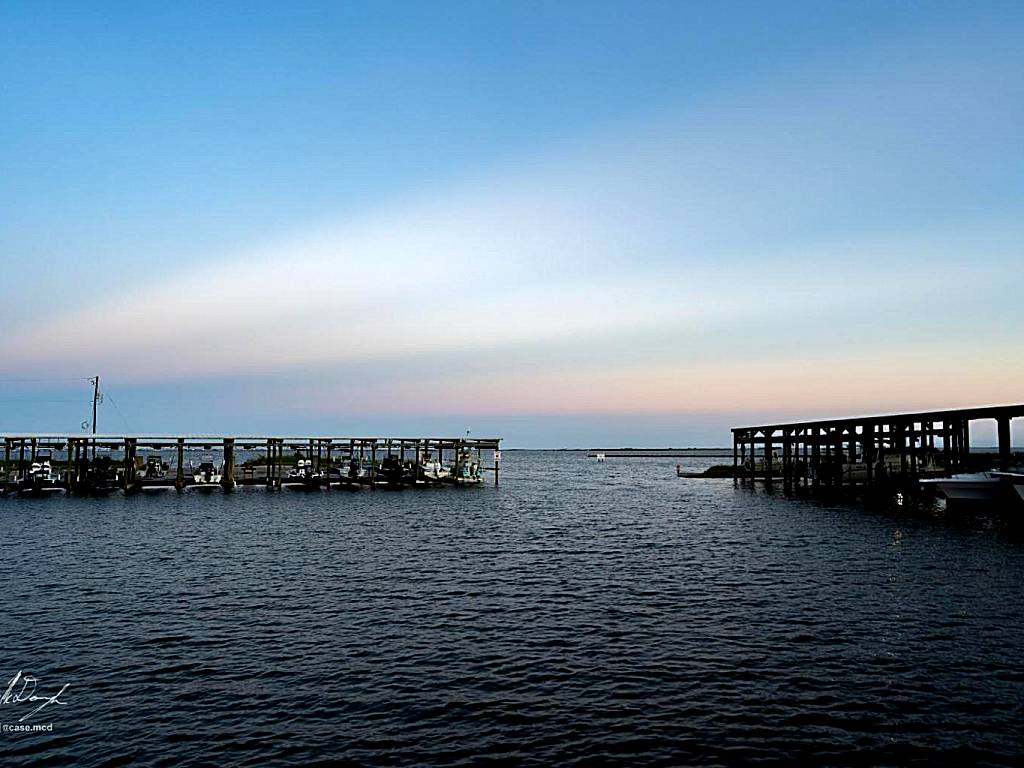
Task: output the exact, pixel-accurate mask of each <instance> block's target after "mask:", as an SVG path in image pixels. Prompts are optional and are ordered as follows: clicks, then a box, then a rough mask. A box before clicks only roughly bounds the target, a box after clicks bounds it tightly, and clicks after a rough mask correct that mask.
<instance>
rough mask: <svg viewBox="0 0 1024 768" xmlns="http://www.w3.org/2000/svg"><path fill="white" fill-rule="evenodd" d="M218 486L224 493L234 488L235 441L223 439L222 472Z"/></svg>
mask: <svg viewBox="0 0 1024 768" xmlns="http://www.w3.org/2000/svg"><path fill="white" fill-rule="evenodd" d="M220 486H221V488H223V489H224V490H225V491H232V490H234V488H235V440H234V438H231V437H225V438H224V471H223V472H221V478H220Z"/></svg>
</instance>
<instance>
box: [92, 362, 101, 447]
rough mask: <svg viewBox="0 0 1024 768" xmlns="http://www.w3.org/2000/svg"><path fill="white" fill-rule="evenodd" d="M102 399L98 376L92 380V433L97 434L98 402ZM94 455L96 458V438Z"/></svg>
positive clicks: (93, 443) (93, 445) (93, 442)
mask: <svg viewBox="0 0 1024 768" xmlns="http://www.w3.org/2000/svg"><path fill="white" fill-rule="evenodd" d="M99 399H100V377H99V376H96V377H94V378H93V380H92V433H93V434H94V435H95V434H96V404H97V403H98V402H99ZM92 457H93V458H94V459H95V458H96V440H95V439H94V440H93V441H92Z"/></svg>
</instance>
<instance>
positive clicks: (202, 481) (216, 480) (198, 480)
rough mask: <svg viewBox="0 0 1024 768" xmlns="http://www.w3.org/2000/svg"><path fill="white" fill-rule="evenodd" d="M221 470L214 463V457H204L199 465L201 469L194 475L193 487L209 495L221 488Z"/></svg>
mask: <svg viewBox="0 0 1024 768" xmlns="http://www.w3.org/2000/svg"><path fill="white" fill-rule="evenodd" d="M221 479H222V477H221V473H220V469H218V468H217V466H216V465H215V464H214V463H213V457H212V456H210V457H204V458H203V460H202V461H201V462H200V463H199V468H198V469H197V470H195V471H194V472H193V474H192V484H191V485H192V487H193V488H195V489H196V490H197V491H203V492H206V493H209V492H210V491H213V490H216V489H217V488H220V484H221Z"/></svg>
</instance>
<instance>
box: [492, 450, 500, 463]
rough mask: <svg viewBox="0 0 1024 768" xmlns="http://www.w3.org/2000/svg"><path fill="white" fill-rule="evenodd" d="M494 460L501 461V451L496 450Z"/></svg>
mask: <svg viewBox="0 0 1024 768" xmlns="http://www.w3.org/2000/svg"><path fill="white" fill-rule="evenodd" d="M494 461H495V462H499V461H501V451H495V452H494Z"/></svg>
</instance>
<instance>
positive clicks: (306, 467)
mask: <svg viewBox="0 0 1024 768" xmlns="http://www.w3.org/2000/svg"><path fill="white" fill-rule="evenodd" d="M322 481H323V475H322V473H320V472H317V471H316V470H314V469H313V461H312V460H311V459H301V458H300V459H299V460H298V461H297V462H296V463H295V468H294V469H290V470H288V473H287V474H286V475H285V476H284V479H283V480H282V481H281V487H282V488H290V489H292V490H295V491H317V490H319V489H320V487H321V485H322Z"/></svg>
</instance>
